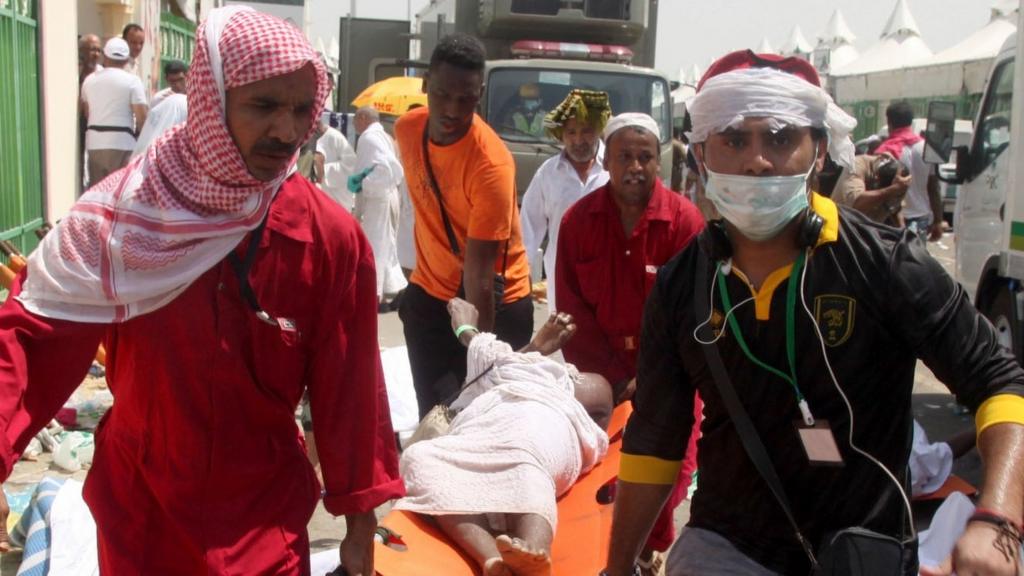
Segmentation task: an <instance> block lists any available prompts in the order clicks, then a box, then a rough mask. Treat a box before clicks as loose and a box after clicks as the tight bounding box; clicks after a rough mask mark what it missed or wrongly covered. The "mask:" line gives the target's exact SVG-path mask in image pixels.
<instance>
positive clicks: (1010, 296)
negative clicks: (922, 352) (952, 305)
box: [925, 34, 1024, 358]
mask: <svg viewBox="0 0 1024 576" xmlns="http://www.w3.org/2000/svg"><path fill="white" fill-rule="evenodd" d="M1017 59H1019V58H1018V54H1017V35H1016V34H1014V35H1013V36H1011V37H1010V38H1009V39H1007V41H1006V43H1005V44H1004V45H1003V48H1002V50H1000V52H999V55H998V56H997V57H996V59H995V61H994V63H993V66H992V69H991V70H990V72H989V76H988V80H987V82H986V84H985V92H984V95H983V97H982V101H981V106H980V108H979V110H978V116H977V118H976V119H975V122H974V127H975V130H974V137H973V139H972V141H971V145H970V147H969V148H968V147H966V146H960V147H953V146H951V145H950V144H951V143H949V142H948V141H949V138H948V134H949V133H950V131H951V130H952V121H953V110H952V109H951V108H950V106H952V104H948V103H941V102H932V103H931V104H930V106H929V113H928V127H927V131H926V136H925V138H926V141H927V143H928V145H927V146H926V151H925V160H926V161H928V162H933V163H942V162H945V160H946V159H947V158H949V156H950V155H949V150H950V148H952V151H953V156H955V162H956V174H955V176H954V177H953V178H951V179H949V180H948V181H950V182H951V183H953V184H959V192H958V195H957V202H956V209H955V212H954V223H953V229H954V231H955V233H956V278H957V280H958V281H959V282H960V283H961V284H963V286H964V288H965V289H966V290H967V293H968V294H969V295H970V297H971V298H972V299H973V301H974V304H975V306H976V307H977V308H978V309H979V310H980V311H981V312H982V313H983V314H985V316H987V317H988V318H989V319H990V320H991V321H992V323H993V324H994V325H995V326H996V328H997V329H998V331H999V334H1000V337H1001V341H1002V343H1003V344H1004V345H1005V346H1006V347H1008V348H1010V349H1011V350H1013V352H1014V353H1015V354H1016V355H1017V357H1018V358H1021V357H1022V356H1021V353H1022V349H1021V340H1022V337H1024V327H1022V323H1021V322H1022V319H1024V291H1022V286H1021V280H1022V279H1024V180H1022V179H1021V176H1024V173H1022V174H1021V175H1019V176H1018V175H1015V174H1011V168H1013V170H1016V169H1017V167H1020V166H1021V164H1022V162H1024V146H1021V145H1020V123H1021V120H1022V118H1024V110H1022V104H1024V100H1022V97H1024V90H1022V88H1021V86H1018V85H1017V83H1018V82H1024V77H1022V78H1018V79H1016V80H1015V78H1014V62H1015V60H1017ZM944 140H945V141H946V142H947V143H946V144H943V142H944ZM1013 141H1016V142H1018V144H1017V145H1015V146H1014V145H1011V142H1013ZM943 148H945V150H942V149H943ZM950 159H951V158H950ZM1008 191H1012V192H1013V193H1012V194H1008ZM1015 200H1016V201H1015Z"/></svg>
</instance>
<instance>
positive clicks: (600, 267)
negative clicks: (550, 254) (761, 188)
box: [555, 113, 704, 574]
mask: <svg viewBox="0 0 1024 576" xmlns="http://www.w3.org/2000/svg"><path fill="white" fill-rule="evenodd" d="M659 134H660V130H659V129H658V125H657V123H656V122H655V121H654V119H653V118H651V117H650V116H648V115H646V114H638V113H625V114H620V115H618V116H616V117H615V118H613V119H612V120H611V121H610V122H609V123H608V126H607V127H606V128H605V130H604V134H603V138H604V141H605V156H604V166H605V169H606V170H608V173H609V176H610V180H609V182H608V184H606V185H605V186H604V187H602V188H598V189H597V190H595V191H594V192H592V193H591V194H589V195H587V196H585V197H583V198H582V199H581V200H580V201H579V202H577V203H576V204H574V205H573V206H572V207H571V208H570V209H569V210H568V212H566V214H565V216H564V217H563V219H562V227H561V231H560V232H559V235H558V257H557V260H556V266H557V272H556V274H555V278H556V280H557V290H556V292H555V293H556V294H557V295H558V301H557V302H556V304H557V307H558V311H559V312H567V313H569V314H571V315H572V316H573V317H574V318H575V319H576V325H577V330H576V336H575V337H574V338H573V339H572V340H570V341H569V342H568V343H567V344H566V345H565V347H564V348H563V349H562V353H563V355H564V356H565V359H566V360H567V361H568V362H571V363H573V364H575V365H576V367H577V368H579V369H580V371H582V372H596V373H598V374H600V375H602V376H604V377H605V378H606V379H607V380H608V381H609V382H611V383H612V386H613V387H614V391H615V395H616V402H621V401H624V400H626V399H628V398H630V397H631V396H632V394H633V388H634V386H635V382H636V358H637V350H638V344H639V336H640V325H641V319H642V315H643V308H644V301H645V300H646V299H647V293H648V292H649V291H650V289H651V287H652V286H653V283H654V278H655V276H656V275H657V272H658V267H659V266H661V265H662V264H664V263H665V262H666V261H668V260H669V259H670V258H672V256H674V255H675V254H676V253H677V252H679V251H680V250H682V249H683V248H684V247H685V246H686V245H687V244H689V243H690V240H692V239H693V238H694V237H695V236H696V234H697V233H698V232H700V230H701V229H702V228H703V224H704V222H703V219H702V218H701V215H700V212H699V211H698V210H697V208H696V207H695V206H694V205H693V204H692V203H691V202H690V201H689V200H687V199H686V198H685V197H683V196H681V195H679V194H676V193H674V192H672V191H671V190H669V189H667V188H665V186H664V185H663V184H662V183H661V180H660V179H659V178H658V169H659V166H660V163H659V159H660V158H661V154H660V136H659ZM695 414H696V422H697V423H696V424H695V425H694V427H695V428H696V429H697V430H699V426H700V424H699V423H700V403H699V402H697V406H696V409H695ZM692 437H693V443H692V446H691V449H690V450H689V451H688V453H687V457H686V463H685V464H684V465H683V467H682V468H681V469H680V471H679V476H678V478H679V480H678V482H677V483H676V487H675V491H674V493H673V495H672V498H671V499H670V500H669V502H668V503H667V504H666V505H665V508H664V510H663V511H662V513H661V516H660V517H659V518H658V523H657V525H656V526H655V527H654V529H653V530H652V531H651V536H650V538H649V539H648V541H647V547H646V549H645V550H644V553H643V554H642V555H641V558H640V563H641V568H642V569H643V570H645V572H644V573H645V574H647V573H656V572H657V570H656V567H655V566H654V564H657V563H658V562H660V558H654V554H653V552H655V551H657V552H664V551H665V550H668V548H669V546H670V545H671V544H672V541H673V540H674V539H675V531H674V528H673V525H672V512H673V511H674V510H675V508H676V506H678V504H679V503H680V502H681V501H682V500H683V499H684V498H685V497H686V492H687V489H688V488H689V486H690V477H691V476H692V474H693V471H694V470H695V469H696V466H697V451H696V437H697V434H693V435H692Z"/></svg>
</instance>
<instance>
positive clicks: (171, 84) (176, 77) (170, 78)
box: [149, 60, 188, 109]
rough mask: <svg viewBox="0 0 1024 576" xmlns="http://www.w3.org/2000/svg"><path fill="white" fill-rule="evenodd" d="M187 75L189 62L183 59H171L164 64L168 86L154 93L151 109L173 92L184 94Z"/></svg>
mask: <svg viewBox="0 0 1024 576" xmlns="http://www.w3.org/2000/svg"><path fill="white" fill-rule="evenodd" d="M187 76H188V64H185V63H184V62H182V61H181V60H169V61H168V62H167V63H166V64H164V82H167V88H164V89H163V90H160V91H159V92H157V93H156V94H153V98H152V99H151V100H150V101H149V107H150V109H153V108H156V107H157V106H159V105H160V103H161V102H163V101H164V100H166V99H167V97H168V96H170V95H171V94H184V93H185V87H186V82H185V79H186V77H187Z"/></svg>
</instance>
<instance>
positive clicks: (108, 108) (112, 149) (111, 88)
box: [82, 38, 149, 186]
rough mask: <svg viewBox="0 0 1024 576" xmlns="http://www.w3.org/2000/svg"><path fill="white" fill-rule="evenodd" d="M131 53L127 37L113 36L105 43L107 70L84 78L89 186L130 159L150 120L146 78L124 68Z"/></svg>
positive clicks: (83, 96)
mask: <svg viewBox="0 0 1024 576" xmlns="http://www.w3.org/2000/svg"><path fill="white" fill-rule="evenodd" d="M128 54H129V50H128V43H127V42H125V41H124V39H123V38H111V39H110V40H108V41H107V44H106V45H105V46H104V47H103V56H104V58H103V65H104V68H103V70H100V71H99V72H93V73H92V74H90V75H89V77H87V78H86V79H85V81H84V82H82V114H83V115H84V116H85V117H86V118H87V119H88V121H87V124H86V133H85V149H86V151H87V152H88V155H89V161H88V168H89V186H92V185H94V184H96V183H97V182H99V181H100V180H102V179H104V178H106V177H107V175H108V174H110V173H112V172H116V171H117V170H119V169H120V168H122V167H123V166H124V165H126V164H127V163H128V159H129V158H130V157H131V154H132V150H134V149H135V135H136V134H138V132H139V130H140V129H141V128H142V125H143V124H145V123H146V114H147V112H148V110H149V107H148V106H147V105H146V95H145V92H144V90H143V87H142V80H140V79H139V77H138V76H135V75H133V74H129V73H128V72H125V70H124V67H125V65H126V64H127V63H128Z"/></svg>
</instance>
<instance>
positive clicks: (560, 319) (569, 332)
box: [522, 312, 576, 356]
mask: <svg viewBox="0 0 1024 576" xmlns="http://www.w3.org/2000/svg"><path fill="white" fill-rule="evenodd" d="M575 333H576V324H575V323H574V322H573V319H572V315H571V314H567V313H565V312H556V313H554V314H552V315H551V316H548V320H547V322H545V323H544V325H543V326H541V327H540V330H538V331H537V334H536V335H534V337H533V340H531V341H530V343H529V344H527V345H526V347H525V348H523V350H522V351H523V352H540V353H541V354H543V355H545V356H547V355H548V354H553V353H555V352H556V351H558V350H559V349H561V348H562V346H564V345H565V343H566V342H568V341H569V338H572V336H573V334H575Z"/></svg>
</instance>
